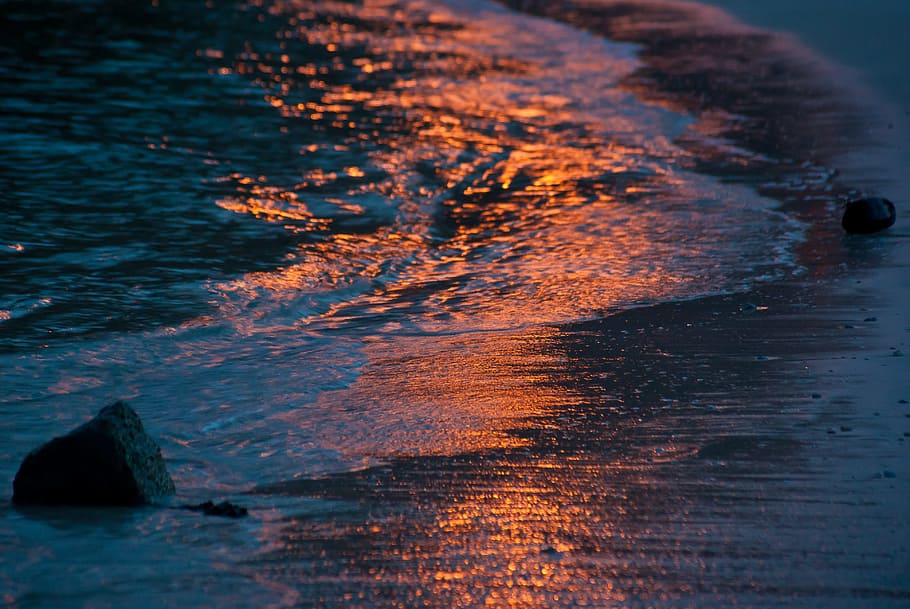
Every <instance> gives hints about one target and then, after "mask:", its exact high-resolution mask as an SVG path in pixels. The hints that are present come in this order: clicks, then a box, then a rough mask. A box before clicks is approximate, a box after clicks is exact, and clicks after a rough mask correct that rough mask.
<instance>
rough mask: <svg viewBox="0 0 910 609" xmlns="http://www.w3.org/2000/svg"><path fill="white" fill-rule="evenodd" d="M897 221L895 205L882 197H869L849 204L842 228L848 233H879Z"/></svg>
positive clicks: (842, 221)
mask: <svg viewBox="0 0 910 609" xmlns="http://www.w3.org/2000/svg"><path fill="white" fill-rule="evenodd" d="M896 219H897V212H896V211H895V209H894V203H892V202H891V201H889V200H888V199H883V198H882V197H867V198H865V199H857V200H856V201H850V202H849V203H847V208H846V209H845V210H844V217H843V219H842V220H841V226H843V227H844V230H845V231H847V232H848V233H877V232H878V231H880V230H885V229H886V228H888V227H889V226H891V225H892V224H894V221H895V220H896Z"/></svg>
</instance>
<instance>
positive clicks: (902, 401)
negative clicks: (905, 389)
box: [897, 399, 910, 404]
mask: <svg viewBox="0 0 910 609" xmlns="http://www.w3.org/2000/svg"><path fill="white" fill-rule="evenodd" d="M897 403H898V404H908V403H910V402H907V400H904V399H900V400H898V401H897Z"/></svg>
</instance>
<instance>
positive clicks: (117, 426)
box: [13, 402, 174, 505]
mask: <svg viewBox="0 0 910 609" xmlns="http://www.w3.org/2000/svg"><path fill="white" fill-rule="evenodd" d="M172 494H174V481H173V480H172V479H171V476H170V474H168V472H167V468H166V467H165V465H164V459H162V458H161V449H160V448H159V447H158V445H157V444H156V443H155V441H154V440H152V439H151V438H150V437H149V436H148V435H147V434H146V433H145V431H144V430H143V428H142V421H141V420H140V419H139V415H137V414H136V412H135V411H134V410H133V409H132V408H130V407H129V405H127V403H126V402H116V403H114V404H111V405H110V406H106V407H104V408H102V409H101V412H99V413H98V416H96V417H95V418H94V419H92V420H91V421H89V422H88V423H86V424H85V425H82V426H80V427H78V428H76V429H74V430H73V431H71V432H70V433H69V434H67V435H65V436H61V437H59V438H54V439H53V440H51V441H50V442H48V443H47V444H45V445H43V446H41V447H39V448H37V449H35V450H33V451H32V452H31V453H29V455H28V456H27V457H26V458H25V460H24V461H23V462H22V465H21V466H20V467H19V472H18V473H17V474H16V479H15V480H14V481H13V502H14V503H17V504H20V505H28V504H36V505H63V504H67V505H141V504H145V503H152V502H154V501H155V500H156V499H158V498H161V497H165V496H167V495H172Z"/></svg>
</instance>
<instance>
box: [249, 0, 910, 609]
mask: <svg viewBox="0 0 910 609" xmlns="http://www.w3.org/2000/svg"><path fill="white" fill-rule="evenodd" d="M522 4H523V5H524V6H523V8H526V5H528V4H533V3H522ZM541 6H544V8H545V5H541ZM573 18H576V19H581V20H584V16H577V15H576V16H575V17H573ZM636 35H639V36H640V35H642V33H641V32H638V33H637V34H636ZM669 73H670V74H672V70H670V71H669ZM639 84H640V83H639ZM670 84H671V85H672V83H670ZM771 84H773V83H769V85H771ZM644 89H645V87H642V89H641V90H644ZM653 93H654V92H653V91H652V94H653ZM657 95H658V96H660V94H659V93H657ZM663 99H664V100H666V99H667V98H663ZM880 118H881V117H880V116H879V117H871V120H872V121H873V122H874V121H875V120H878V119H880ZM841 119H843V120H848V121H850V120H852V119H848V118H847V117H845V116H841ZM865 120H867V121H868V120H870V117H869V116H866V117H865ZM851 124H852V123H851ZM863 124H865V125H868V124H869V123H868V122H867V123H863ZM857 128H858V129H859V131H860V132H861V131H862V129H861V128H859V127H857ZM748 136H749V134H748V133H747V134H746V137H748ZM752 141H753V142H754V141H760V140H752ZM794 141H797V142H798V138H797V139H796V140H794ZM830 143H832V144H833V143H834V142H833V141H832V142H830ZM845 152H849V146H845V147H839V146H835V145H832V146H831V147H830V148H828V149H823V150H822V157H823V158H824V159H826V161H831V162H835V161H840V162H844V157H843V156H842V155H843V154H844V153H845ZM709 160H710V157H709ZM714 160H717V159H714ZM797 160H798V161H801V159H797ZM863 160H865V161H869V160H870V159H869V158H866V159H860V161H863ZM844 167H845V168H846V172H847V174H848V178H849V179H850V180H851V181H850V182H848V183H846V184H845V181H844V180H843V179H841V180H840V187H839V188H841V189H842V190H833V189H826V187H827V186H828V183H827V182H822V183H820V184H816V185H811V188H810V189H809V190H808V191H807V190H806V189H804V188H796V189H794V190H790V189H788V188H786V187H784V188H780V189H775V187H771V188H770V189H769V190H770V191H771V192H773V194H774V195H776V196H777V197H778V198H779V200H782V201H783V205H784V208H785V209H787V211H788V212H792V213H796V214H798V215H799V217H800V218H801V219H802V220H803V221H804V222H807V223H809V228H810V230H809V235H808V237H807V241H806V243H805V244H804V246H803V248H802V249H801V251H800V259H801V260H802V261H803V262H804V264H805V266H806V268H807V270H808V272H807V273H806V274H805V275H803V276H801V277H795V278H791V279H789V280H785V281H778V282H774V283H770V284H763V285H760V286H758V287H757V288H756V289H754V290H752V291H751V292H748V293H744V294H736V295H732V296H722V297H708V298H702V299H698V300H694V301H687V302H678V303H664V304H660V305H655V306H651V307H642V308H639V309H632V310H627V311H624V312H620V313H618V314H616V315H611V316H608V317H604V318H601V319H597V320H593V321H587V322H578V323H573V324H565V325H563V326H560V327H559V329H558V332H557V337H556V338H554V340H553V342H552V343H551V344H550V346H549V348H550V349H551V350H552V353H560V354H562V355H563V358H562V359H561V360H560V361H562V362H563V367H561V368H547V369H541V370H533V371H529V373H533V375H534V376H535V377H537V378H539V379H541V380H540V382H541V383H543V384H545V385H546V386H548V387H552V386H556V387H559V388H560V389H561V390H562V391H564V392H565V393H566V395H571V396H573V397H574V398H575V399H574V400H572V401H568V402H567V403H566V405H565V406H564V407H563V408H557V409H555V410H554V411H553V412H551V413H549V414H545V415H539V416H536V417H534V418H533V419H529V420H528V421H526V424H525V425H522V426H520V427H519V428H517V429H514V430H512V432H511V433H512V434H514V435H515V437H516V438H518V439H519V440H521V441H522V443H523V445H522V444H520V445H519V446H518V447H515V448H504V449H500V450H488V451H477V452H467V453H461V454H457V455H453V456H416V457H398V458H394V459H392V460H391V461H390V462H389V463H387V464H385V465H382V466H378V467H372V468H367V469H364V470H360V471H357V472H349V473H343V474H337V475H331V476H327V477H324V478H317V479H307V480H294V481H286V482H280V481H279V482H274V483H270V484H264V485H263V486H261V487H260V488H258V489H256V490H255V491H254V494H255V495H257V496H260V497H263V499H265V500H269V498H275V497H278V496H294V497H314V498H320V499H326V500H330V501H335V502H342V503H343V504H344V505H346V506H347V509H349V511H347V512H346V514H345V516H344V517H343V518H340V519H336V518H326V519H325V520H323V519H319V521H320V522H321V525H320V526H319V527H315V528H314V527H313V526H312V524H311V523H312V522H313V521H312V516H307V517H304V518H301V519H296V518H295V517H293V516H291V517H288V518H286V519H285V520H284V521H283V522H282V523H281V526H280V527H277V538H276V540H275V544H274V545H275V546H276V547H280V548H282V549H281V550H276V551H275V552H273V553H270V554H267V555H265V556H262V557H261V562H259V563H257V564H259V565H260V566H261V568H262V569H264V570H267V571H269V572H270V573H273V574H275V575H277V576H278V578H279V579H284V577H286V576H291V575H292V574H293V575H294V576H299V575H300V574H301V573H303V574H309V575H312V576H316V575H318V574H320V573H322V574H328V575H326V576H325V577H324V578H323V579H322V580H321V584H320V586H319V587H318V588H317V590H316V591H315V594H317V595H319V597H320V598H323V599H324V598H332V596H333V594H335V593H337V592H340V591H342V590H344V589H345V576H344V575H342V574H343V573H345V572H346V571H345V569H347V568H354V569H355V571H356V570H357V569H358V567H359V566H363V565H359V564H355V563H352V562H349V561H348V557H349V556H350V554H349V552H350V551H351V550H352V549H353V550H354V552H355V553H356V554H357V555H359V556H361V557H369V556H388V555H389V554H390V553H394V552H393V551H394V548H421V551H420V552H417V553H414V554H410V555H405V554H401V556H400V559H399V560H397V561H393V562H391V563H387V564H380V565H377V564H372V563H370V564H371V566H370V568H371V569H373V571H371V572H370V573H371V575H375V576H376V579H377V580H379V581H381V582H386V583H387V584H388V585H391V583H390V582H394V581H399V582H402V581H404V582H409V586H408V588H407V589H404V590H400V592H404V593H406V594H411V595H413V597H407V596H406V597H405V598H410V599H411V600H415V601H416V599H418V598H423V599H434V602H436V603H438V606H447V607H462V606H463V607H471V606H476V605H478V604H482V603H483V602H487V603H492V604H494V605H496V604H499V605H508V604H509V603H511V602H519V601H521V602H523V603H524V604H526V605H533V604H534V603H536V602H537V603H539V604H541V605H542V606H543V605H544V604H545V603H548V604H549V606H556V605H557V604H559V605H565V606H576V603H580V602H581V601H584V602H586V603H589V604H591V603H593V604H595V605H597V604H598V603H599V604H600V605H601V606H629V607H645V606H652V605H653V602H654V599H656V598H660V599H662V600H661V603H662V605H661V606H668V607H690V606H730V605H731V604H734V603H735V604H744V605H748V606H753V607H778V606H782V605H788V604H791V603H794V602H798V603H799V604H800V605H801V606H812V607H825V608H826V609H828V608H838V607H845V608H847V607H855V606H857V605H858V604H863V603H874V604H875V606H876V607H895V608H896V607H902V606H904V605H906V603H907V602H908V600H910V576H908V575H907V574H908V573H910V526H908V524H907V522H906V519H905V518H904V515H905V514H906V513H908V511H910V438H908V437H907V436H906V435H905V434H910V405H908V404H906V403H905V402H906V401H908V400H910V379H907V377H906V374H902V373H901V371H902V370H906V367H907V364H906V362H907V361H908V360H907V359H906V355H901V353H903V354H910V321H908V319H907V316H906V312H905V311H904V310H903V308H905V307H903V308H902V307H901V306H900V303H902V302H903V303H905V302H907V298H906V297H907V296H908V295H910V286H908V284H907V281H906V279H903V281H901V279H902V276H903V277H906V276H907V274H906V268H907V266H906V263H901V262H900V261H902V260H907V259H908V258H907V257H906V256H905V254H907V253H908V244H910V240H908V235H907V229H906V226H907V223H906V219H905V218H904V217H903V215H902V211H904V210H903V209H902V208H903V207H904V206H903V205H901V204H900V196H903V194H900V193H902V192H903V191H902V189H900V188H895V190H894V192H896V193H898V195H890V192H892V191H890V190H889V191H887V193H886V194H889V195H890V196H891V197H893V198H895V199H897V200H896V201H895V203H897V204H898V222H897V224H896V225H895V226H894V227H892V228H891V229H889V230H888V231H886V232H884V233H881V234H878V235H873V236H860V237H857V236H848V235H845V234H843V232H842V231H841V229H840V226H839V220H840V215H839V213H838V209H837V205H835V201H843V200H844V199H845V198H846V197H849V196H855V195H856V194H858V193H859V192H861V191H865V190H866V189H867V188H878V187H882V186H887V185H888V184H887V182H884V181H882V180H884V178H882V177H881V176H880V175H877V176H875V178H874V179H869V180H868V181H867V182H866V183H865V184H863V183H861V182H862V181H863V180H862V179H860V180H859V181H858V182H854V181H853V178H854V177H855V176H857V175H858V176H863V173H862V170H861V168H857V169H854V170H852V171H851V168H850V166H844ZM763 169H765V167H763V166H761V165H759V166H758V167H753V168H750V169H749V170H748V171H743V170H742V168H736V167H732V168H727V167H724V166H722V165H720V166H717V167H715V168H714V169H713V171H715V172H719V173H720V174H721V175H725V176H726V177H728V178H730V179H733V180H741V181H744V182H746V183H754V182H753V180H754V177H753V176H755V175H758V174H760V173H761V171H762V170H763ZM728 170H729V171H730V172H731V173H730V174H727V173H726V172H727V171H728ZM780 174H782V175H786V174H787V170H786V169H785V170H783V171H780ZM799 186H802V185H799ZM766 192H768V190H766ZM806 199H809V200H810V201H809V202H808V204H806V205H803V206H802V207H800V205H799V204H800V203H801V202H805V200H806ZM450 546H452V547H457V548H465V549H466V552H468V551H469V552H470V555H472V556H478V555H479V556H486V555H495V556H498V557H499V558H500V560H499V562H503V563H504V562H509V564H512V565H516V567H517V570H516V571H513V572H512V573H511V574H507V575H505V576H503V575H502V574H501V573H499V572H495V571H493V570H491V567H495V564H494V565H490V564H484V563H483V562H482V561H481V562H480V564H477V565H473V564H472V565H467V563H466V564H465V565H462V564H461V563H460V562H459V556H460V554H459V553H458V552H456V553H455V556H452V555H451V552H450V551H447V550H446V548H448V547H450ZM468 549H469V550H468ZM317 555H318V556H321V559H320V561H312V562H307V561H306V560H305V561H304V564H303V565H302V566H301V565H298V568H297V569H290V570H289V569H288V567H286V566H285V565H287V563H288V562H289V560H291V559H301V558H305V557H308V556H317ZM367 562H369V561H367ZM427 565H432V566H433V569H430V570H428V571H423V570H422V569H423V568H424V566H427ZM364 568H366V567H365V566H364ZM333 573H335V574H338V575H336V576H332V575H331V574H333ZM541 574H543V575H541ZM363 575H364V576H366V575H367V572H366V571H364V573H363ZM573 581H600V582H603V584H604V585H603V586H602V587H600V588H599V589H598V590H591V589H582V590H579V589H573V588H571V587H570V586H571V582H573ZM513 584H514V587H513ZM382 589H383V588H382V586H379V587H376V588H372V589H370V590H369V591H367V597H366V600H365V601H364V602H365V603H366V604H367V605H369V604H370V602H371V600H373V601H376V600H377V599H378V598H382V592H381V590H382ZM476 590H482V591H483V590H486V591H488V592H489V594H488V595H487V596H486V598H482V597H480V596H477V594H479V593H477V592H474V591H476ZM374 593H375V594H378V596H376V597H371V596H370V595H371V594H374ZM472 595H474V596H472ZM557 598H558V599H559V602H558V603H554V602H553V600H552V599H557ZM466 599H467V600H466ZM431 606H436V605H433V604H432V603H431Z"/></svg>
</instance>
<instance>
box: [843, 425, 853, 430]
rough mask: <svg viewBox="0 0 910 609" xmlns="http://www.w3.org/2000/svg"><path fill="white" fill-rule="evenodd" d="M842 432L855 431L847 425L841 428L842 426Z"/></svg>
mask: <svg viewBox="0 0 910 609" xmlns="http://www.w3.org/2000/svg"><path fill="white" fill-rule="evenodd" d="M840 430H841V431H853V428H852V427H847V426H846V425H841V426H840Z"/></svg>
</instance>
